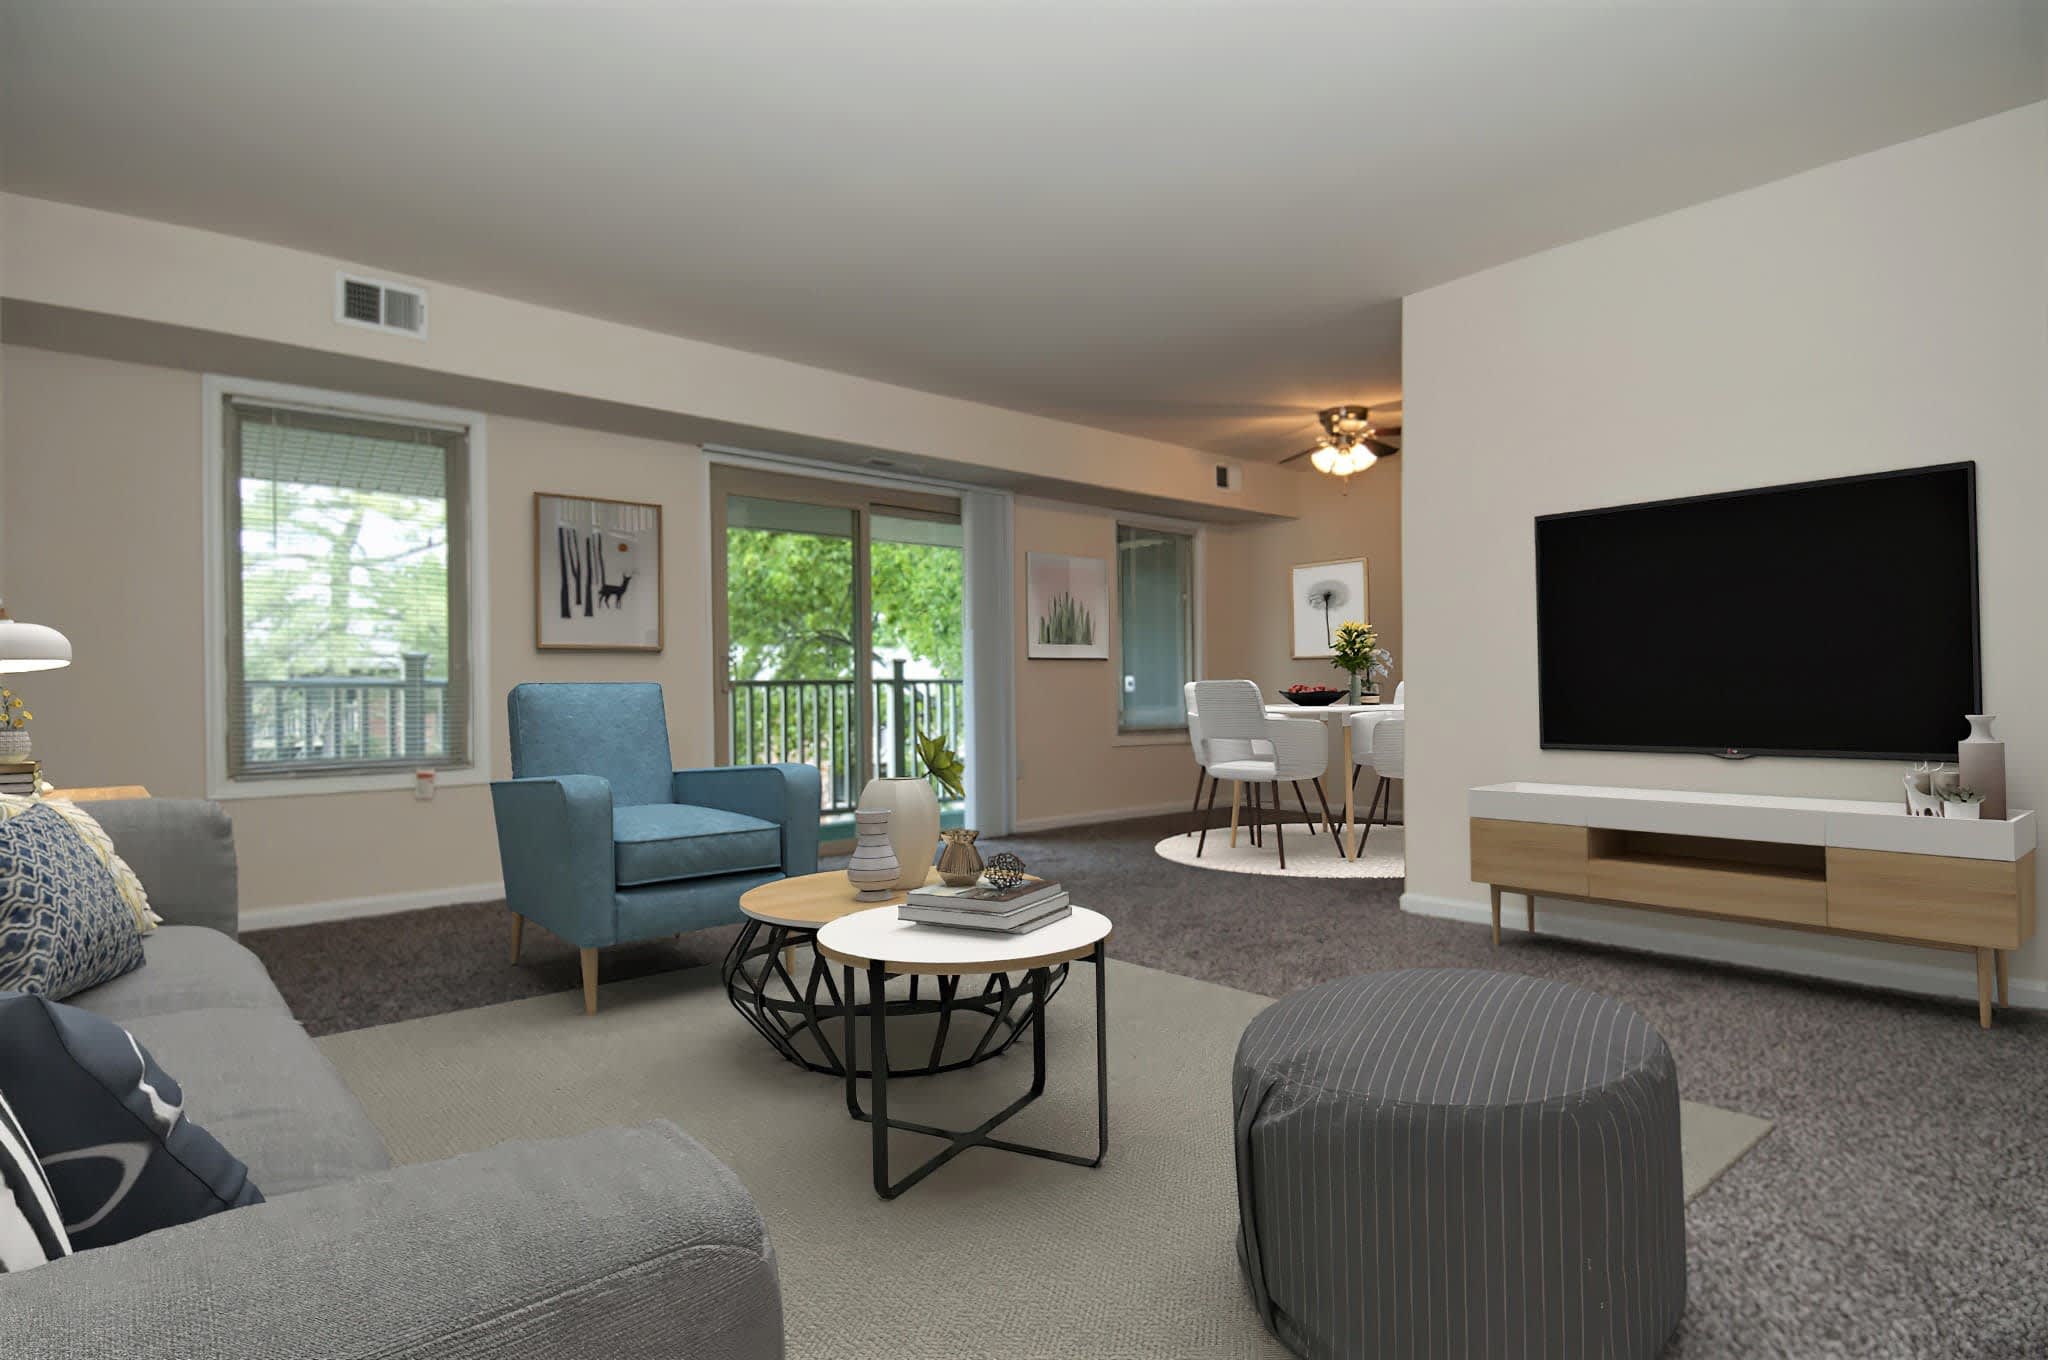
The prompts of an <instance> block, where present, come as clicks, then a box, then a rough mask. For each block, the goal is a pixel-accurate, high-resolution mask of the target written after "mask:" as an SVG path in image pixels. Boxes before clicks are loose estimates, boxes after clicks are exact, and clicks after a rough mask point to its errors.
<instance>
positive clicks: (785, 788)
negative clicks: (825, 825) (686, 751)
mask: <svg viewBox="0 0 2048 1360" xmlns="http://www.w3.org/2000/svg"><path fill="white" fill-rule="evenodd" d="M820 791H821V781H820V778H819V775H818V767H817V766H815V765H714V766H709V767H706V768H704V769H699V770H677V771H676V772H675V776H674V778H673V780H672V781H671V783H670V785H669V796H670V797H672V798H673V799H674V800H675V801H676V802H678V803H693V804H695V805H696V806H698V807H715V808H722V809H724V810H725V811H727V812H740V813H744V814H746V815H747V816H749V817H759V818H760V819H761V820H762V821H764V822H774V823H775V824H776V825H778V826H780V827H781V828H782V872H784V873H785V874H788V875H789V876H790V877H791V878H796V877H798V876H799V875H802V874H814V873H816V872H817V871H818V812H819V810H820V808H821V806H822V803H821V800H820V797H819V794H820Z"/></svg>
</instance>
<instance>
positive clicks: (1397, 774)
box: [1358, 718, 1408, 851]
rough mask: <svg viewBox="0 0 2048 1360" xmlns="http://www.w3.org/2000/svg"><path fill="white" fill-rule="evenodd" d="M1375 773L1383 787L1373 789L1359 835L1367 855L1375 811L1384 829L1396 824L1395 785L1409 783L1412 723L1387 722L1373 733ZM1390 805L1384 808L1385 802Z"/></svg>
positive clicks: (1372, 756)
mask: <svg viewBox="0 0 2048 1360" xmlns="http://www.w3.org/2000/svg"><path fill="white" fill-rule="evenodd" d="M1367 758H1368V760H1369V761H1370V762H1371V764H1372V768H1373V772H1374V773H1375V774H1377V775H1378V776H1379V783H1377V784H1375V785H1374V786H1373V791H1372V802H1370V803H1368V804H1366V808H1365V829H1364V830H1363V831H1361V832H1360V833H1359V836H1358V848H1359V849H1360V850H1361V851H1363V850H1364V849H1365V842H1366V840H1367V838H1368V837H1370V836H1371V835H1372V814H1373V809H1374V808H1378V809H1379V812H1380V825H1381V826H1392V825H1393V823H1394V781H1395V780H1396V779H1405V778H1406V777H1407V776H1406V773H1405V772H1406V770H1407V768H1408V720H1407V719H1406V718H1387V719H1385V720H1383V721H1382V722H1381V723H1380V724H1379V725H1378V726H1377V727H1375V728H1373V730H1372V751H1371V753H1370V755H1369V756H1368V757H1367ZM1382 798H1384V799H1385V800H1386V801H1385V803H1384V804H1382V802H1381V799H1382Z"/></svg>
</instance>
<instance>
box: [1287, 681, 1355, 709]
mask: <svg viewBox="0 0 2048 1360" xmlns="http://www.w3.org/2000/svg"><path fill="white" fill-rule="evenodd" d="M1280 697H1281V698H1283V699H1285V700H1286V701H1287V702H1288V703H1290V704H1300V705H1301V706H1302V707H1303V708H1322V707H1324V706H1325V705H1328V704H1334V703H1336V702H1337V701H1338V700H1339V699H1341V698H1343V697H1344V691H1343V690H1341V689H1331V688H1330V687H1329V686H1328V685H1289V686H1288V687H1287V688H1286V689H1283V690H1281V691H1280Z"/></svg>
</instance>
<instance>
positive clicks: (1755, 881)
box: [1586, 855, 1828, 926]
mask: <svg viewBox="0 0 2048 1360" xmlns="http://www.w3.org/2000/svg"><path fill="white" fill-rule="evenodd" d="M1586 887H1587V889H1588V895H1589V896H1592V897H1598V898H1601V899H1603V900H1605V901H1610V902H1626V903H1630V904H1635V903H1640V904H1642V905H1643V906H1648V907H1669V908H1670V909H1671V910H1673V911H1691V912H1700V913H1703V914H1705V915H1708V916H1730V917H1736V918H1740V919H1742V920H1749V921H1773V922H1776V923H1778V924H1781V925H1792V926H1821V925H1826V924H1827V919H1828V892H1827V884H1826V883H1825V882H1823V881H1822V880H1821V876H1820V873H1819V871H1818V870H1804V871H1802V870H1799V869H1795V868H1789V867H1775V866H1767V865H1753V864H1745V863H1742V862H1740V861H1726V862H1723V861H1718V860H1699V859H1664V858H1655V857H1650V856H1640V857H1639V856H1630V855H1624V856H1619V857H1615V858H1606V857H1602V856H1599V855H1595V856H1594V857H1593V859H1592V860H1591V861H1589V862H1588V864H1587V866H1586Z"/></svg>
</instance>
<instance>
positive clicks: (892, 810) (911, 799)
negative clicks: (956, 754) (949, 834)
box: [858, 778, 939, 892]
mask: <svg viewBox="0 0 2048 1360" xmlns="http://www.w3.org/2000/svg"><path fill="white" fill-rule="evenodd" d="M858 806H859V811H861V812H870V811H874V810H876V809H879V808H887V809H888V810H889V843H890V844H891V845H893V846H895V847H896V863H897V865H898V866H899V867H900V869H901V876H900V877H898V878H897V880H896V887H897V889H898V890H899V891H903V892H907V891H909V890H910V889H912V888H921V887H923V886H924V881H925V879H926V878H927V877H928V876H929V875H930V874H931V871H932V861H933V860H935V859H937V858H938V856H939V798H938V795H937V794H935V793H933V792H932V786H931V785H930V784H929V783H927V782H926V781H925V780H923V779H921V778H919V779H889V778H883V779H870V780H869V781H868V786H867V787H866V788H864V789H862V790H861V791H860V803H859V805H858Z"/></svg>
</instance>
